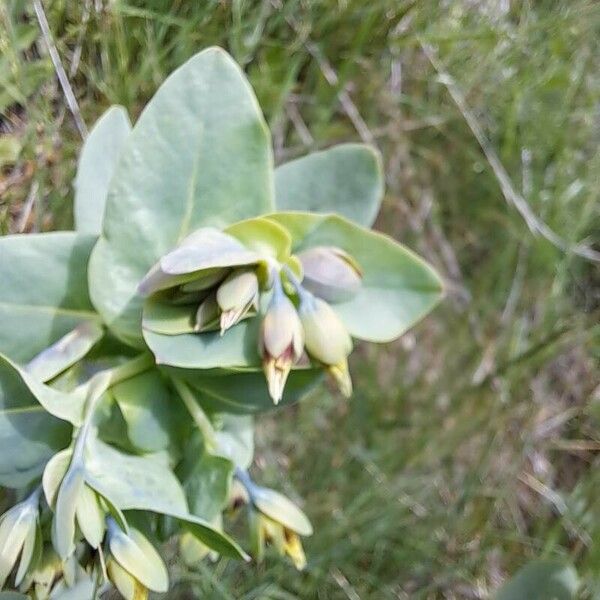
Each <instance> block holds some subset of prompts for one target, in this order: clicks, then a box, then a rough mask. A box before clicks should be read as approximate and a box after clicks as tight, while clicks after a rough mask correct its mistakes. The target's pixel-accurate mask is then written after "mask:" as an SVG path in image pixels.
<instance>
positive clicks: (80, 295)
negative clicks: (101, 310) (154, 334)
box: [0, 231, 100, 363]
mask: <svg viewBox="0 0 600 600" xmlns="http://www.w3.org/2000/svg"><path fill="white" fill-rule="evenodd" d="M95 239H96V238H95V237H94V236H91V235H83V234H78V233H74V232H66V231H65V232H56V233H39V234H27V235H8V236H5V237H0V281H1V282H2V285H0V352H3V353H4V354H6V355H8V356H9V357H10V358H12V359H13V360H15V361H17V362H20V363H26V362H28V361H30V360H31V359H32V358H33V357H34V356H36V355H37V354H39V353H40V352H41V351H42V350H44V349H45V348H47V347H48V346H50V345H51V344H53V343H54V342H55V341H56V340H58V339H60V338H62V337H63V336H64V335H65V334H67V333H68V332H69V331H72V330H73V329H74V328H75V327H77V326H78V325H80V324H81V323H85V322H90V321H91V322H95V323H98V322H99V320H100V319H99V316H98V315H97V314H96V313H95V312H94V309H93V308H92V305H91V303H90V299H89V296H88V289H87V263H88V258H89V255H90V251H91V249H92V246H93V244H94V241H95Z"/></svg>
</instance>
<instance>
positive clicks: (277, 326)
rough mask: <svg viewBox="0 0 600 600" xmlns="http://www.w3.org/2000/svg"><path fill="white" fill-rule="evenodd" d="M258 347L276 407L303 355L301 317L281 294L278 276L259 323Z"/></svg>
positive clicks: (282, 293)
mask: <svg viewBox="0 0 600 600" xmlns="http://www.w3.org/2000/svg"><path fill="white" fill-rule="evenodd" d="M258 344H259V352H260V355H261V356H262V359H263V369H264V372H265V377H266V378H267V384H268V387H269V394H270V396H271V398H272V399H273V402H274V403H275V404H278V403H279V401H280V400H281V397H282V396H283V389H284V387H285V382H286V380H287V378H288V375H289V372H290V369H291V368H292V365H293V364H294V363H295V362H296V361H297V360H298V359H299V358H300V356H301V355H302V348H303V346H304V335H303V332H302V324H301V323H300V318H299V317H298V313H297V312H296V308H295V307H294V305H293V304H292V301H291V300H290V299H289V298H288V297H287V296H286V295H285V293H284V292H283V288H282V285H281V280H280V279H279V276H276V277H275V279H274V282H273V296H272V298H271V302H270V303H269V308H268V309H267V313H266V314H265V318H264V319H263V322H262V324H261V329H260V335H259V342H258Z"/></svg>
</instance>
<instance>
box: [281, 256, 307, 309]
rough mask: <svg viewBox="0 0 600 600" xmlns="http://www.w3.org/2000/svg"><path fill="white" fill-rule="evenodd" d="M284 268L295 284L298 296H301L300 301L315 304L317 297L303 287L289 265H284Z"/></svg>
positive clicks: (291, 281)
mask: <svg viewBox="0 0 600 600" xmlns="http://www.w3.org/2000/svg"><path fill="white" fill-rule="evenodd" d="M283 270H284V272H285V275H286V277H287V278H288V279H289V280H290V283H291V284H292V285H293V286H294V289H295V290H296V294H298V297H299V298H300V303H301V304H306V305H308V306H311V305H313V304H314V301H315V297H314V296H313V295H312V294H311V293H310V292H309V291H308V290H306V289H304V288H303V287H302V284H301V283H300V280H299V279H298V278H297V277H296V275H295V273H294V272H293V271H292V270H291V269H290V268H289V267H288V266H287V265H283Z"/></svg>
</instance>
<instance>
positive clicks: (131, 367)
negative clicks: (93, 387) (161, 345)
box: [110, 353, 154, 386]
mask: <svg viewBox="0 0 600 600" xmlns="http://www.w3.org/2000/svg"><path fill="white" fill-rule="evenodd" d="M152 366H154V357H153V356H152V354H150V353H144V354H140V355H139V356H136V357H135V358H133V359H131V360H129V361H127V362H126V363H124V364H122V365H119V366H118V367H114V368H112V369H110V371H111V375H110V385H111V386H112V385H115V384H117V383H120V382H121V381H125V380H126V379H130V378H131V377H134V376H135V375H139V374H140V373H143V372H144V371H147V370H148V369H149V368H150V367H152Z"/></svg>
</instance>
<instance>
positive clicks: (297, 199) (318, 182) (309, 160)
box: [275, 144, 383, 227]
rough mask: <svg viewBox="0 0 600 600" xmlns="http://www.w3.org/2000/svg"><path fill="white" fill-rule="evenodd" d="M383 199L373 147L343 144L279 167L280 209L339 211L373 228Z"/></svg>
mask: <svg viewBox="0 0 600 600" xmlns="http://www.w3.org/2000/svg"><path fill="white" fill-rule="evenodd" d="M382 198H383V173H382V170H381V159H380V157H379V154H378V153H377V152H376V150H374V149H373V148H371V147H370V146H365V145H362V144H341V145H339V146H334V147H333V148H330V149H329V150H323V151H321V152H313V153H312V154H308V155H307V156H303V157H302V158H298V159H296V160H292V161H290V162H288V163H285V164H283V165H280V166H279V167H277V169H276V170H275V204H276V206H277V210H280V211H291V210H301V211H307V212H316V213H337V214H339V215H342V216H343V217H346V218H347V219H350V220H351V221H354V222H355V223H358V224H359V225H363V226H365V227H370V226H371V225H372V224H373V222H374V221H375V217H376V216H377V213H378V212H379V206H380V204H381V199H382Z"/></svg>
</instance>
